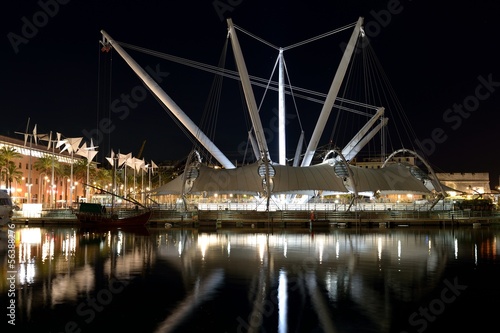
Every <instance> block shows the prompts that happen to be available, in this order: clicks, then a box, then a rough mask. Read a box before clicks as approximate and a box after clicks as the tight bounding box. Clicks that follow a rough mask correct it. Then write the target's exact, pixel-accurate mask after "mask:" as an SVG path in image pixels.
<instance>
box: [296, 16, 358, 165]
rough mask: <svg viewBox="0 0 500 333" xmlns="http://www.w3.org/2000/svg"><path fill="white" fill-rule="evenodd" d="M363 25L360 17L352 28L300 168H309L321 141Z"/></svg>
mask: <svg viewBox="0 0 500 333" xmlns="http://www.w3.org/2000/svg"><path fill="white" fill-rule="evenodd" d="M362 24H363V18H362V17H360V18H359V19H358V22H357V23H356V26H355V27H354V31H353V32H352V35H351V38H350V40H349V43H348V44H347V48H346V50H345V52H344V55H343V56H342V59H341V60H340V64H339V67H338V68H337V72H336V73H335V77H334V78H333V82H332V85H331V86H330V90H329V91H328V94H327V96H326V99H325V103H324V104H323V108H322V109H321V114H320V116H319V118H318V122H317V123H316V127H315V128H314V132H313V135H312V137H311V141H309V146H308V147H307V150H306V152H305V154H304V159H303V160H302V164H301V165H302V166H309V165H310V164H311V161H312V159H313V156H314V153H315V152H316V148H317V147H318V143H319V140H320V139H321V135H322V134H323V130H324V128H325V125H326V122H327V121H328V117H329V116H330V112H331V111H332V108H333V104H334V102H335V99H336V98H337V95H338V93H339V90H340V86H341V84H342V81H343V80H344V76H345V73H346V72H347V66H348V65H349V62H350V61H351V57H352V54H353V53H354V47H355V45H356V41H357V39H358V36H359V34H360V32H361V25H362Z"/></svg>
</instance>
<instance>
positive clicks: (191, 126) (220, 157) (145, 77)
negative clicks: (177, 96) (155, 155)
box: [101, 30, 235, 169]
mask: <svg viewBox="0 0 500 333" xmlns="http://www.w3.org/2000/svg"><path fill="white" fill-rule="evenodd" d="M101 34H102V35H103V41H102V43H103V45H104V46H108V45H111V46H112V47H113V48H114V49H115V50H116V52H118V54H119V55H120V56H121V57H122V58H123V60H125V62H126V63H127V64H128V65H129V66H130V68H132V70H133V71H134V72H135V73H136V74H137V76H139V78H140V79H141V80H142V81H143V82H144V83H145V84H146V85H147V86H148V88H149V89H150V90H151V91H152V92H153V93H154V94H155V95H156V96H157V97H158V99H160V101H161V102H162V103H163V104H164V105H165V106H166V107H167V108H168V109H169V110H170V112H172V114H173V115H174V116H175V117H176V118H177V119H178V120H179V121H180V122H181V123H182V124H183V125H184V126H185V127H186V128H187V129H188V130H189V132H190V133H191V134H192V135H193V136H194V137H195V138H196V139H197V140H198V141H199V142H200V143H201V144H202V145H203V147H205V148H206V149H207V150H208V151H209V152H210V153H211V154H212V156H213V157H214V158H215V159H216V160H217V161H219V163H220V164H221V165H222V166H223V167H224V168H226V169H234V168H235V166H234V164H233V163H231V161H229V159H228V158H227V157H226V156H225V155H224V154H223V153H222V152H221V151H220V150H219V148H217V147H216V146H215V144H214V143H213V142H212V141H211V140H210V139H209V138H208V137H207V136H206V135H205V134H204V133H203V132H202V131H201V129H200V128H199V127H198V126H197V125H196V124H195V123H194V122H193V121H192V120H191V119H190V118H189V117H188V116H187V115H186V114H185V113H184V111H182V109H181V108H180V107H179V106H178V105H177V104H176V103H175V102H174V101H173V100H172V98H170V96H169V95H167V93H166V92H165V91H164V90H163V89H162V88H161V87H160V86H159V85H158V83H156V81H155V80H154V79H153V78H151V76H149V74H148V73H147V72H146V71H145V70H144V69H143V68H142V67H141V66H140V65H139V64H138V63H137V62H135V60H134V59H132V57H131V56H130V55H129V54H128V53H127V52H126V51H125V50H124V49H123V48H122V47H121V46H120V45H119V44H118V43H117V42H116V41H115V40H113V38H111V36H109V35H108V34H107V33H106V32H105V31H104V30H101Z"/></svg>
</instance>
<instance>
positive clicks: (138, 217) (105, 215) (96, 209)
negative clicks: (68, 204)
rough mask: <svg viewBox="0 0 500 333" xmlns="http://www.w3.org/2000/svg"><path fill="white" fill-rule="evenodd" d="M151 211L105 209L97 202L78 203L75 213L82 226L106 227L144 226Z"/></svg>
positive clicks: (137, 208)
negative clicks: (108, 210)
mask: <svg viewBox="0 0 500 333" xmlns="http://www.w3.org/2000/svg"><path fill="white" fill-rule="evenodd" d="M151 214H152V211H151V210H149V209H139V207H138V206H136V208H135V209H126V210H125V209H122V210H112V211H110V212H107V211H106V208H105V207H104V206H103V205H101V204H98V203H85V202H82V203H80V208H79V210H78V212H76V213H75V215H76V218H77V219H78V222H79V223H80V224H81V225H82V226H106V227H111V226H112V227H134V226H144V225H146V224H147V223H148V221H149V219H150V217H151Z"/></svg>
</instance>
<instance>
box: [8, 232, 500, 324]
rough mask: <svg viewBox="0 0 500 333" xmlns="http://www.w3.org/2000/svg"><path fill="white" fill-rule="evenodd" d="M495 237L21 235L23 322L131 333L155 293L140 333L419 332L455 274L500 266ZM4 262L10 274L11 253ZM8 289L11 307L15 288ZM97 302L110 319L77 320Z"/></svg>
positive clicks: (445, 234) (18, 235) (449, 234)
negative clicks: (416, 321) (423, 314)
mask: <svg viewBox="0 0 500 333" xmlns="http://www.w3.org/2000/svg"><path fill="white" fill-rule="evenodd" d="M497 238H498V229H496V228H494V227H489V228H487V227H483V228H480V229H472V228H462V229H450V230H447V229H439V228H433V229H428V230H426V229H410V228H405V229H404V230H401V229H365V230H356V229H332V230H330V231H328V232H325V233H311V232H308V231H303V230H299V231H297V232H292V231H290V230H282V231H280V232H273V233H270V232H256V231H255V230H250V231H248V232H245V231H241V230H219V231H218V232H213V233H203V232H199V231H198V230H196V229H176V228H171V229H150V230H147V232H140V233H139V232H135V231H134V232H129V231H126V230H104V231H103V230H99V231H89V230H79V229H76V228H33V227H30V228H28V227H20V228H18V229H17V230H16V251H17V252H16V253H17V262H18V269H17V277H18V282H17V283H18V285H17V289H18V293H17V296H16V297H17V305H18V310H17V311H18V315H19V317H18V318H19V320H20V321H21V322H22V323H20V325H21V326H23V325H24V326H25V327H27V328H30V327H35V326H36V325H35V323H38V328H40V329H42V331H43V329H46V330H47V331H49V330H58V329H61V330H62V329H63V328H64V327H65V324H67V322H68V321H69V320H72V321H73V322H75V323H76V324H77V325H78V327H79V328H81V329H82V331H87V330H90V329H93V328H94V327H95V326H97V325H101V324H103V323H106V322H107V321H108V320H115V322H114V324H115V327H116V331H117V332H118V331H127V329H126V328H127V327H130V325H132V324H133V318H134V316H136V315H137V311H136V312H134V311H132V309H131V307H127V304H128V305H131V304H133V302H134V301H133V300H134V297H142V298H143V297H144V296H145V295H147V297H148V298H147V304H148V309H147V311H146V310H144V312H143V313H142V315H143V316H144V318H142V320H143V321H144V322H147V324H145V327H144V330H143V331H151V332H172V331H176V330H178V331H186V330H189V331H196V330H197V331H203V330H204V329H206V328H207V327H204V325H203V324H202V323H203V321H204V320H210V322H211V326H210V328H211V329H213V330H214V331H249V330H252V329H255V330H258V329H260V328H261V327H265V330H266V331H277V332H288V331H313V330H318V331H324V332H331V331H336V332H342V331H346V332H347V331H352V330H359V331H363V330H372V331H377V332H392V331H395V330H396V328H397V329H408V325H410V326H409V328H413V327H412V326H411V324H409V323H408V319H407V318H408V316H409V314H411V312H412V311H415V310H416V309H418V306H419V304H421V302H422V300H423V299H426V298H429V297H432V295H435V293H436V289H439V287H440V285H442V283H443V281H444V280H446V279H450V277H449V276H448V275H447V274H449V273H447V270H449V269H452V268H453V267H455V266H456V265H457V264H460V265H471V266H473V267H479V266H481V265H493V266H495V267H496V266H497V264H498V248H499V245H498V243H497ZM2 239H4V237H2ZM1 256H2V258H3V262H4V265H3V266H2V267H3V268H2V269H3V270H4V275H5V274H6V271H7V269H6V267H7V264H6V253H5V251H2V252H1ZM465 272H466V273H465ZM472 273H473V271H472V270H470V271H464V273H463V275H461V279H462V280H465V281H467V279H468V278H469V275H468V274H472ZM470 281H473V280H472V279H471V280H470ZM470 283H472V282H470ZM0 288H1V292H2V295H1V297H2V298H3V297H5V296H6V294H7V289H8V286H7V284H6V281H2V282H1V284H0ZM118 291H119V292H118ZM156 295H162V297H161V298H157V297H155V296H156ZM117 299H119V300H120V301H117ZM90 300H97V301H98V303H97V304H98V305H99V306H100V307H99V308H98V309H101V308H102V311H104V309H106V311H107V312H106V316H104V315H102V316H99V311H95V313H92V316H91V315H90V314H91V313H90V312H84V311H80V313H79V311H78V309H80V310H85V309H87V307H88V304H91V303H89V302H90ZM99 302H100V303H99ZM82 304H83V305H82ZM47 308H50V309H52V312H53V313H51V314H50V315H49V314H48V313H47V312H46V309H47ZM83 313H87V314H88V315H87V316H85V315H82V314H83ZM117 318H120V321H119V322H117V321H116V319H117ZM90 319H91V320H90ZM188 319H196V320H188ZM40 322H43V325H41V326H40ZM401 325H402V327H400V326H401ZM405 325H406V326H405Z"/></svg>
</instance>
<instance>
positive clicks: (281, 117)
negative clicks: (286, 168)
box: [278, 48, 286, 165]
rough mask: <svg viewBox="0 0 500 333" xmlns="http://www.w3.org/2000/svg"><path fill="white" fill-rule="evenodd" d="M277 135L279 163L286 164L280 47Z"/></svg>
mask: <svg viewBox="0 0 500 333" xmlns="http://www.w3.org/2000/svg"><path fill="white" fill-rule="evenodd" d="M278 75H279V77H278V119H279V120H278V127H279V129H278V135H279V159H278V161H279V164H281V165H286V131H285V119H286V111H285V64H284V61H283V49H282V48H280V54H279V71H278Z"/></svg>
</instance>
